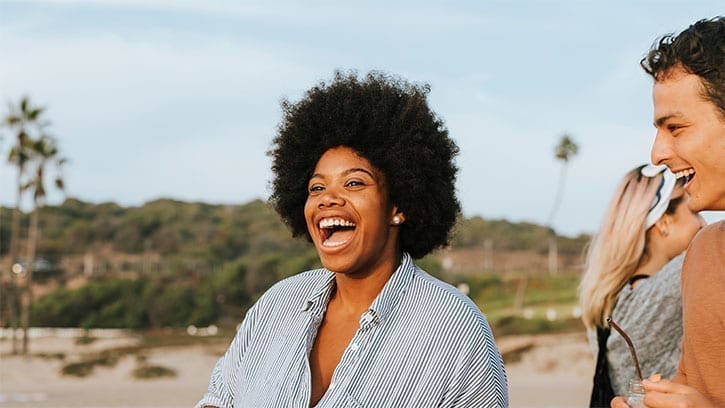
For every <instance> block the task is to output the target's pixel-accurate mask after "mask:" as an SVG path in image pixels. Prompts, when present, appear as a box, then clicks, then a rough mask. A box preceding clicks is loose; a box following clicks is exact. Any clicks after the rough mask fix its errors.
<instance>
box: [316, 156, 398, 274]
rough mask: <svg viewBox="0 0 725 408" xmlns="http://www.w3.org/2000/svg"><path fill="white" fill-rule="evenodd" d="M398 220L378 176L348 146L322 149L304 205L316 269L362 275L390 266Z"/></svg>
mask: <svg viewBox="0 0 725 408" xmlns="http://www.w3.org/2000/svg"><path fill="white" fill-rule="evenodd" d="M396 215H397V216H398V219H400V220H404V215H403V214H402V213H399V212H397V209H396V207H395V206H394V205H393V204H392V203H390V200H389V196H388V188H387V184H386V182H385V177H384V175H383V174H382V173H381V172H380V171H378V170H377V169H376V168H374V167H373V166H372V165H371V164H370V162H369V161H368V160H367V159H365V158H364V157H361V156H359V155H358V154H357V153H355V152H354V151H353V150H352V149H350V148H348V147H336V148H332V149H329V150H327V151H326V152H325V153H324V154H323V155H322V157H320V160H319V161H318V162H317V165H316V166H315V170H314V172H313V175H312V177H310V180H309V183H308V196H307V201H306V203H305V219H306V221H307V230H308V231H309V233H310V236H311V237H312V242H313V243H314V244H315V248H316V249H317V253H318V255H319V256H320V261H321V262H322V265H323V266H324V267H325V268H327V269H329V270H331V271H333V272H337V273H344V274H347V275H360V276H366V275H369V274H371V273H374V272H375V271H377V270H378V269H380V268H387V269H389V268H390V265H391V264H392V265H393V266H394V265H395V263H396V262H397V259H398V257H399V255H400V246H399V242H398V232H399V231H398V230H399V226H398V225H397V224H395V222H394V221H393V217H394V216H396Z"/></svg>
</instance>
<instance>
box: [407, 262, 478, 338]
mask: <svg viewBox="0 0 725 408" xmlns="http://www.w3.org/2000/svg"><path fill="white" fill-rule="evenodd" d="M413 285H414V286H415V288H414V289H415V290H416V291H417V292H419V296H418V298H419V299H420V302H421V303H422V304H421V307H423V308H430V309H433V310H435V313H437V314H439V315H441V317H442V318H443V317H445V318H452V317H455V318H456V319H459V321H463V320H469V321H470V322H471V323H477V324H480V323H485V325H486V326H488V323H487V322H486V318H485V317H484V315H483V313H482V312H481V309H479V308H478V306H477V305H476V304H475V303H474V302H473V301H472V300H471V299H470V298H469V297H468V296H467V295H466V294H464V293H463V292H461V290H459V289H458V288H456V287H454V286H453V285H451V284H449V283H446V282H444V281H442V280H440V279H438V278H436V277H434V276H432V275H430V274H428V273H427V272H426V271H424V270H423V269H421V268H420V267H418V266H416V273H415V277H414V279H413Z"/></svg>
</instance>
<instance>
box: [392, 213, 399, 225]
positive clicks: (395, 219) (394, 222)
mask: <svg viewBox="0 0 725 408" xmlns="http://www.w3.org/2000/svg"><path fill="white" fill-rule="evenodd" d="M400 221H401V220H400V217H398V216H397V215H395V216H393V224H395V225H398V224H400Z"/></svg>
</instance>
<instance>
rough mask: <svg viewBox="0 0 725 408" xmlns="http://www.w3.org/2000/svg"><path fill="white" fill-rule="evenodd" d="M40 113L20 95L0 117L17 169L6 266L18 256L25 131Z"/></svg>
mask: <svg viewBox="0 0 725 408" xmlns="http://www.w3.org/2000/svg"><path fill="white" fill-rule="evenodd" d="M42 113H43V108H38V107H33V106H31V104H30V100H29V99H28V97H23V98H22V99H21V100H20V103H19V104H18V106H17V107H16V106H13V105H12V104H10V105H9V107H8V114H7V115H6V116H5V117H4V118H3V123H2V124H3V125H4V126H6V127H8V128H10V129H12V131H13V132H14V133H15V144H14V145H13V146H12V148H11V149H10V154H9V155H8V162H10V163H11V164H13V165H14V166H15V167H17V169H18V173H17V188H18V190H17V196H16V200H15V208H14V210H13V218H12V222H11V226H10V248H9V251H8V252H9V256H10V266H11V268H12V266H13V265H14V264H15V262H16V261H17V260H18V252H19V249H20V246H19V237H20V204H21V202H22V194H23V184H24V181H23V180H24V177H25V171H26V169H27V164H28V162H29V161H30V158H31V149H30V146H31V144H32V138H31V137H30V135H29V133H28V132H29V131H30V130H31V129H32V128H35V130H39V129H41V128H42V127H43V123H42V122H40V120H39V119H40V115H41V114H42ZM8 273H9V274H10V284H9V286H10V287H9V292H10V296H9V299H8V300H9V301H8V313H9V319H8V320H9V321H10V326H11V327H12V329H13V330H12V344H13V346H12V350H13V354H15V353H17V342H16V337H15V331H16V329H17V327H18V323H17V316H16V311H15V304H16V295H17V293H16V282H15V278H16V276H15V275H16V274H15V273H13V271H12V269H11V270H9V271H8Z"/></svg>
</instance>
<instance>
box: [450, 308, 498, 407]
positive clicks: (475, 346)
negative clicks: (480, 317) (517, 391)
mask: <svg viewBox="0 0 725 408" xmlns="http://www.w3.org/2000/svg"><path fill="white" fill-rule="evenodd" d="M482 325H483V331H482V333H481V335H480V336H475V337H474V338H473V339H472V340H473V341H471V343H470V345H469V346H468V347H466V348H465V350H466V351H465V354H464V355H463V356H462V357H463V359H462V364H460V365H459V366H458V370H457V371H458V372H457V373H456V374H455V378H454V380H453V381H452V382H451V387H450V389H449V392H448V396H447V397H446V398H445V399H444V401H443V403H442V404H441V407H450V408H473V407H508V406H509V402H508V383H507V380H506V371H505V369H504V365H503V359H502V358H501V354H500V353H499V350H498V347H497V346H496V343H495V342H494V339H493V334H492V333H491V329H490V328H489V326H488V323H486V321H485V320H484V321H483V322H482Z"/></svg>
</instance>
